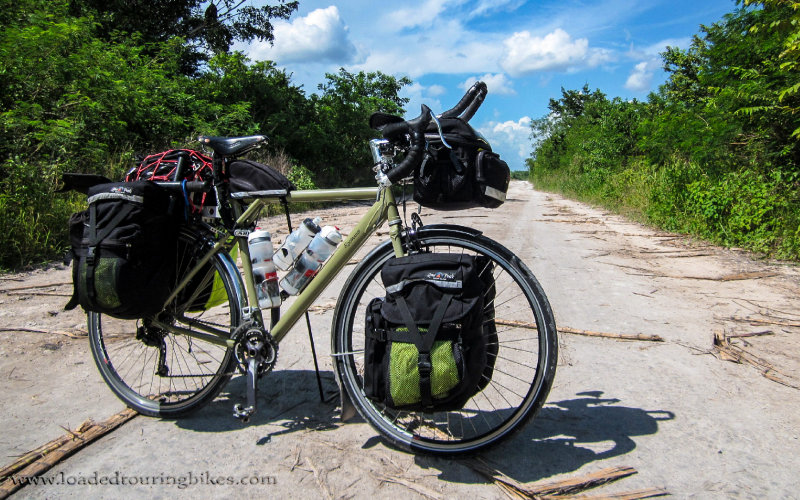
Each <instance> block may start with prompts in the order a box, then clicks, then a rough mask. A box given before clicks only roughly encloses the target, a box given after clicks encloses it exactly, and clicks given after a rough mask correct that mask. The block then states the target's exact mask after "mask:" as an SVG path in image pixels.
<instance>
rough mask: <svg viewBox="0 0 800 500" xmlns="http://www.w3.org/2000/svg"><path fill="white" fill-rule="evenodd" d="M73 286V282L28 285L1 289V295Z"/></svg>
mask: <svg viewBox="0 0 800 500" xmlns="http://www.w3.org/2000/svg"><path fill="white" fill-rule="evenodd" d="M71 284H72V282H71V281H65V282H63V283H45V284H43V285H28V286H19V287H15V288H2V289H0V293H2V292H18V291H20V290H33V289H36V288H51V287H55V286H65V285H71Z"/></svg>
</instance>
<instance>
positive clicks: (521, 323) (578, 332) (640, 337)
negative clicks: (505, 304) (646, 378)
mask: <svg viewBox="0 0 800 500" xmlns="http://www.w3.org/2000/svg"><path fill="white" fill-rule="evenodd" d="M494 322H495V323H496V324H498V325H504V326H518V327H520V328H528V329H531V330H536V329H537V328H536V324H535V323H526V322H524V321H514V320H510V319H497V318H495V320H494ZM558 331H559V332H560V333H572V334H574V335H584V336H586V337H604V338H609V339H619V340H645V341H650V342H663V341H664V339H663V337H661V336H659V335H647V334H644V333H634V334H629V333H608V332H593V331H590V330H578V329H577V328H570V327H568V326H560V327H558Z"/></svg>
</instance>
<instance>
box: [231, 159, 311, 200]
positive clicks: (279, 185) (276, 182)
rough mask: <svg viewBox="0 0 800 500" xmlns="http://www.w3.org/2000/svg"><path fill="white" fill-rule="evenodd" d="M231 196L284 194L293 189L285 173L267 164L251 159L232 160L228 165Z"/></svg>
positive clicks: (246, 196) (245, 196)
mask: <svg viewBox="0 0 800 500" xmlns="http://www.w3.org/2000/svg"><path fill="white" fill-rule="evenodd" d="M228 176H229V182H230V184H229V187H228V189H229V190H230V192H231V197H233V198H248V197H252V196H270V195H271V196H286V194H287V193H288V192H289V191H291V190H293V189H295V186H294V184H292V182H291V181H290V180H289V179H287V178H286V176H285V175H283V174H282V173H280V172H278V171H277V170H275V169H274V168H272V167H270V166H269V165H264V164H263V163H258V162H256V161H252V160H234V161H232V162H230V164H229V165H228Z"/></svg>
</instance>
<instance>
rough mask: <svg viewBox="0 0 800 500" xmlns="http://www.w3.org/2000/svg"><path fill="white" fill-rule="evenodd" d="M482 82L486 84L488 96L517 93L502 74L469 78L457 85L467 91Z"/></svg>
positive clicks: (487, 74) (488, 74)
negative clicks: (476, 83)
mask: <svg viewBox="0 0 800 500" xmlns="http://www.w3.org/2000/svg"><path fill="white" fill-rule="evenodd" d="M477 81H482V82H484V83H485V84H486V87H487V88H488V89H489V93H490V94H496V95H516V94H517V92H516V91H515V90H514V89H513V88H512V86H511V81H510V80H509V79H508V78H507V77H506V75H505V74H504V73H497V74H492V73H486V74H485V75H483V76H481V77H474V76H471V77H469V78H467V81H465V82H464V83H462V84H461V85H459V87H460V88H462V89H464V90H467V89H468V88H470V87H472V85H473V84H474V83H475V82H477Z"/></svg>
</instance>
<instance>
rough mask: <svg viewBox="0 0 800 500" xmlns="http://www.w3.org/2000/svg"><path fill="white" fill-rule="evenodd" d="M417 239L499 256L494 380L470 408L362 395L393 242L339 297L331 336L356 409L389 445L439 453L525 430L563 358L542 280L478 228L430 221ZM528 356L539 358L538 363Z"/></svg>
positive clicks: (474, 447)
mask: <svg viewBox="0 0 800 500" xmlns="http://www.w3.org/2000/svg"><path fill="white" fill-rule="evenodd" d="M417 237H418V241H419V242H420V246H421V247H422V248H423V249H425V250H431V251H441V252H448V253H453V252H456V253H457V252H459V251H461V252H467V253H471V254H474V255H485V256H487V257H490V258H491V259H492V261H493V262H494V264H495V269H494V275H495V280H496V297H495V300H494V306H495V318H496V319H497V320H496V321H497V322H496V324H497V335H498V346H497V349H498V350H497V352H496V360H495V364H494V371H493V374H492V376H491V380H488V381H486V384H487V385H486V386H485V387H484V388H483V389H482V390H481V391H480V392H479V393H478V394H476V395H475V396H473V397H472V399H470V401H469V402H467V404H466V405H465V406H464V408H462V409H461V410H458V411H450V412H433V413H421V412H408V411H397V410H391V409H388V408H386V407H385V406H383V405H381V404H379V403H376V402H374V401H372V400H370V399H368V398H367V397H366V396H365V395H364V392H363V379H362V375H363V340H364V316H365V312H366V304H367V303H368V302H369V301H370V300H371V299H372V298H373V297H377V296H383V295H384V294H385V289H384V287H383V284H382V283H381V281H380V278H379V277H378V273H379V272H380V270H381V268H382V267H383V264H384V263H385V262H386V261H387V260H388V259H389V258H390V257H392V256H393V255H394V252H393V249H392V246H391V244H390V242H386V243H385V244H383V245H381V246H379V247H377V248H376V249H374V250H373V251H372V252H371V253H370V254H369V255H367V257H365V258H364V259H363V260H362V261H361V263H360V264H359V265H358V267H357V268H356V269H355V270H354V271H353V272H352V274H351V275H350V277H349V278H348V280H347V282H346V283H345V286H344V288H343V291H342V294H341V298H340V300H339V302H338V303H337V306H336V309H335V311H334V318H333V332H334V335H333V339H332V352H333V358H334V364H335V366H336V372H337V376H338V377H339V382H340V387H341V388H342V389H343V390H344V391H346V393H347V395H348V396H349V398H350V400H351V401H352V403H353V405H354V406H355V408H356V410H358V413H359V414H360V415H361V416H362V417H363V418H364V420H366V421H367V422H368V423H369V424H370V425H372V427H373V428H375V429H376V430H377V431H378V432H379V433H380V435H381V437H382V438H384V439H385V440H386V441H388V442H389V443H390V444H392V445H394V446H396V447H399V448H402V449H405V450H408V451H412V452H423V453H428V454H433V455H462V454H470V453H474V452H476V451H478V450H480V449H485V448H487V447H489V446H491V445H494V444H497V443H498V442H500V441H501V440H503V439H504V438H506V437H508V436H509V435H511V434H512V433H513V432H515V431H517V430H520V429H521V428H522V427H523V426H524V424H525V423H526V422H527V421H528V420H530V419H531V418H533V417H534V416H535V415H536V413H538V411H539V410H540V409H541V407H542V405H543V404H544V402H545V399H546V398H547V395H548V393H549V391H550V387H551V386H552V383H553V378H554V376H555V370H556V363H557V358H558V341H557V337H556V325H555V319H554V317H553V313H552V310H551V308H550V304H549V302H548V301H547V297H546V296H545V294H544V291H543V290H542V287H541V285H540V284H539V283H538V281H537V280H536V278H535V277H534V276H533V274H532V273H531V272H530V270H529V269H528V268H527V267H526V266H525V264H523V263H522V261H521V260H520V259H519V258H518V257H517V256H516V255H514V254H513V253H512V252H510V251H509V250H508V249H506V248H505V247H503V246H502V245H500V244H499V243H497V242H495V241H493V240H490V239H488V238H486V237H484V236H482V235H481V234H480V233H479V232H477V231H475V230H472V229H469V228H465V227H461V226H450V225H437V226H425V227H423V228H421V229H420V230H419V231H418V233H417ZM523 296H524V298H523ZM531 332H535V333H534V334H533V335H531ZM530 359H533V360H535V363H534V364H533V366H530V362H529V361H530ZM456 424H458V428H456Z"/></svg>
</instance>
